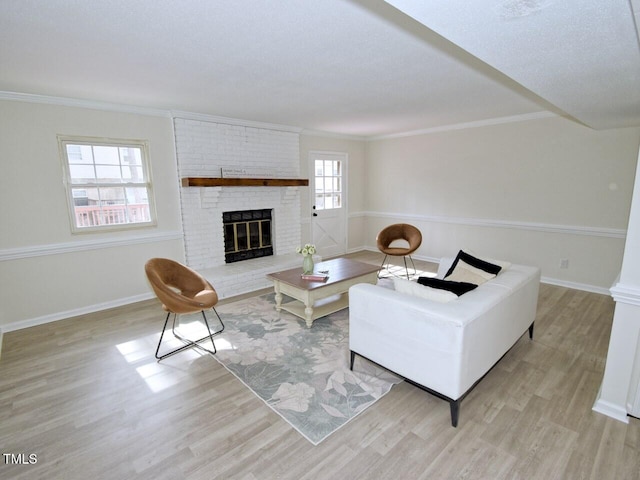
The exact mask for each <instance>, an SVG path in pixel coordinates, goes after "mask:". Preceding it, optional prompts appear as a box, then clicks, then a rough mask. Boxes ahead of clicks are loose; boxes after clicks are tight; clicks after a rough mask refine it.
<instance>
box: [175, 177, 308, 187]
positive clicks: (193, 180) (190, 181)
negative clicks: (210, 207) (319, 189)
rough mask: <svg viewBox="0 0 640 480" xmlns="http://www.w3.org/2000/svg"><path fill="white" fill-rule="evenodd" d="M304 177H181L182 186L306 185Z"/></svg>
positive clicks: (306, 181)
mask: <svg viewBox="0 0 640 480" xmlns="http://www.w3.org/2000/svg"><path fill="white" fill-rule="evenodd" d="M308 185H309V179H306V178H220V177H183V178H182V186H183V187H307V186H308Z"/></svg>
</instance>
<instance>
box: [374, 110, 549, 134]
mask: <svg viewBox="0 0 640 480" xmlns="http://www.w3.org/2000/svg"><path fill="white" fill-rule="evenodd" d="M553 117H559V115H557V114H555V113H552V112H548V111H544V112H535V113H525V114H523V115H512V116H509V117H498V118H488V119H485V120H477V121H474V122H465V123H454V124H451V125H442V126H440V127H431V128H424V129H420V130H411V131H407V132H400V133H392V134H389V135H375V136H371V137H367V141H376V140H389V139H393V138H403V137H415V136H418V135H429V134H432V133H442V132H450V131H454V130H466V129H469V128H480V127H488V126H491V125H501V124H504V123H516V122H527V121H530V120H540V119H544V118H553Z"/></svg>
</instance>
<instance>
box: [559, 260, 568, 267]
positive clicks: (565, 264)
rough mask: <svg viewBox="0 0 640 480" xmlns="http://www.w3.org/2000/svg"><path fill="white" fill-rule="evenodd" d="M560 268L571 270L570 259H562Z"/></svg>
mask: <svg viewBox="0 0 640 480" xmlns="http://www.w3.org/2000/svg"><path fill="white" fill-rule="evenodd" d="M560 268H569V259H568V258H561V259H560Z"/></svg>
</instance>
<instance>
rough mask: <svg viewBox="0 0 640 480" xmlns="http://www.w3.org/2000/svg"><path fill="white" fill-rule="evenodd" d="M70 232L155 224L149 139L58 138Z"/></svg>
mask: <svg viewBox="0 0 640 480" xmlns="http://www.w3.org/2000/svg"><path fill="white" fill-rule="evenodd" d="M58 143H59V146H60V156H61V157H62V164H63V168H64V171H65V185H66V188H67V198H68V203H69V213H70V216H71V229H72V231H73V232H90V231H101V230H105V229H122V228H133V227H143V226H150V225H155V224H156V218H155V209H154V202H153V191H152V188H151V187H152V185H151V177H150V174H149V158H148V146H147V142H145V141H143V140H118V139H99V138H87V137H63V136H59V137H58Z"/></svg>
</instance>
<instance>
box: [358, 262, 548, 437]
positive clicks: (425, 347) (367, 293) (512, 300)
mask: <svg viewBox="0 0 640 480" xmlns="http://www.w3.org/2000/svg"><path fill="white" fill-rule="evenodd" d="M452 261H453V259H442V261H441V262H440V266H439V269H438V278H443V277H444V275H445V273H446V272H447V270H448V268H449V266H450V265H451V263H452ZM539 284H540V269H539V268H537V267H530V266H524V265H509V266H508V267H507V268H503V270H501V271H500V273H499V274H498V275H497V276H496V277H495V278H493V279H491V280H489V281H487V282H486V283H483V284H481V285H480V286H478V287H477V288H476V289H475V290H472V291H470V292H467V293H465V294H463V295H461V296H460V297H458V298H456V299H455V300H453V301H449V302H447V303H442V302H439V301H434V300H430V299H426V298H421V297H418V296H413V295H409V294H405V293H400V292H398V291H395V290H394V289H390V288H385V287H382V286H380V285H369V284H358V285H355V286H353V287H351V289H350V290H349V348H350V350H351V369H353V366H354V359H355V355H356V354H357V355H360V356H362V357H365V358H367V359H369V360H371V361H373V362H375V363H377V364H379V365H380V366H382V367H385V368H386V369H388V370H390V371H392V372H395V373H397V374H398V375H401V376H402V377H404V378H405V379H407V380H408V381H410V382H411V383H413V384H415V385H416V386H418V387H420V388H422V389H424V390H426V391H428V392H429V393H432V394H434V395H436V396H438V397H440V398H443V399H445V400H448V401H449V404H450V407H451V424H452V425H453V426H454V427H455V426H457V424H458V415H459V407H460V402H461V400H462V399H463V398H464V397H465V396H466V395H467V393H469V391H470V390H471V389H472V388H473V387H474V386H475V385H476V384H477V383H478V382H479V381H480V379H482V377H483V376H484V375H485V374H486V373H487V372H488V371H489V370H490V369H491V368H492V367H493V366H494V365H495V364H496V363H497V362H498V361H499V360H500V359H501V358H502V357H503V356H504V354H505V353H506V352H507V351H508V350H509V349H510V348H511V347H512V346H513V345H514V344H515V343H516V341H517V340H518V339H519V338H520V337H521V336H522V335H523V334H524V333H525V332H526V330H527V329H529V336H530V338H533V322H534V320H535V316H536V307H537V301H538V288H539ZM420 287H421V288H426V287H422V286H420Z"/></svg>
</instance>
